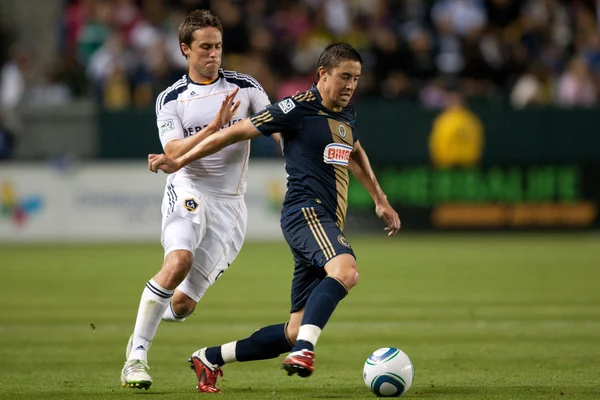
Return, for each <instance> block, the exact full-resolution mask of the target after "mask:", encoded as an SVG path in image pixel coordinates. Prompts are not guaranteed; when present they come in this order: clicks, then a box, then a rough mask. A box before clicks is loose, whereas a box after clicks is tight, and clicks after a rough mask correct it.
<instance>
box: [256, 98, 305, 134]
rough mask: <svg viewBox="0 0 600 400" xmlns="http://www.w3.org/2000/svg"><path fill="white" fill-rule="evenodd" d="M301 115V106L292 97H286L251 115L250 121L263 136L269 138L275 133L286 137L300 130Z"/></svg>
mask: <svg viewBox="0 0 600 400" xmlns="http://www.w3.org/2000/svg"><path fill="white" fill-rule="evenodd" d="M303 114H304V113H303V110H302V106H301V105H299V104H298V103H297V102H296V101H295V100H294V99H293V98H292V97H286V98H285V99H283V100H281V101H280V102H278V103H275V104H272V105H270V106H267V107H266V108H265V109H264V110H263V111H261V112H259V113H257V114H255V115H253V116H252V117H250V121H251V122H252V124H253V125H254V126H255V127H256V129H258V131H259V132H260V133H262V134H263V135H265V136H271V135H272V134H274V133H277V132H281V133H282V134H283V135H284V136H286V135H288V134H290V133H293V132H297V131H298V130H299V129H300V127H301V126H302V118H303Z"/></svg>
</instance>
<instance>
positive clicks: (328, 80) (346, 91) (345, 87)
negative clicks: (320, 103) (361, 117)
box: [320, 60, 362, 108]
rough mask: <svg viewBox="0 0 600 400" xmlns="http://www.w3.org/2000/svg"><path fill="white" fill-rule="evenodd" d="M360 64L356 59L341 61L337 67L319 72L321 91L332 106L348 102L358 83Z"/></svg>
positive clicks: (341, 105)
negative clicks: (321, 82)
mask: <svg viewBox="0 0 600 400" xmlns="http://www.w3.org/2000/svg"><path fill="white" fill-rule="evenodd" d="M361 69H362V68H361V65H360V63H359V62H358V61H350V60H347V61H342V62H341V63H340V64H339V65H338V66H337V67H335V68H332V69H331V70H330V71H327V72H325V73H322V74H321V78H320V79H323V89H324V91H325V93H321V95H322V96H324V97H326V98H327V99H328V100H329V101H330V102H331V105H332V106H333V107H334V108H340V107H341V108H343V107H346V106H347V105H348V103H350V99H351V98H352V95H353V94H354V91H355V90H356V86H357V85H358V78H359V77H360V72H361Z"/></svg>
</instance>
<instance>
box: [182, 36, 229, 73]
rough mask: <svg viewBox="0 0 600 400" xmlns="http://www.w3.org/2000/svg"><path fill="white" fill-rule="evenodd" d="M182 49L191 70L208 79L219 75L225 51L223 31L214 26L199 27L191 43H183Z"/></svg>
mask: <svg viewBox="0 0 600 400" xmlns="http://www.w3.org/2000/svg"><path fill="white" fill-rule="evenodd" d="M181 49H182V50H183V53H184V54H185V55H186V56H187V58H188V65H189V67H190V70H192V69H193V70H194V71H195V72H196V73H197V74H198V75H200V76H201V77H203V78H206V79H207V80H211V79H215V78H216V77H217V75H218V72H219V67H220V66H221V55H222V53H223V35H222V34H221V31H219V30H218V29H217V28H213V27H206V28H202V29H198V30H197V31H195V32H194V34H193V35H192V43H191V45H190V46H189V47H188V46H187V45H186V44H185V43H182V44H181Z"/></svg>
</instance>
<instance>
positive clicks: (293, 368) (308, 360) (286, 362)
mask: <svg viewBox="0 0 600 400" xmlns="http://www.w3.org/2000/svg"><path fill="white" fill-rule="evenodd" d="M314 363H315V353H314V351H310V350H306V349H305V350H298V351H293V352H291V353H290V354H288V355H287V357H286V358H284V359H283V363H282V364H281V368H283V369H284V370H286V371H287V373H288V375H293V374H298V375H299V376H301V377H302V378H306V377H309V376H310V375H311V374H312V373H313V371H314V369H315V367H314Z"/></svg>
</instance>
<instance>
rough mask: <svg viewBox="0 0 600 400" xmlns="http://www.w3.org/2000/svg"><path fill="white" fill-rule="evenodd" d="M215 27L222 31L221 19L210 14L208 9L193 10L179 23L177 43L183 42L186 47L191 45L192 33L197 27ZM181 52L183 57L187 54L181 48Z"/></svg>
mask: <svg viewBox="0 0 600 400" xmlns="http://www.w3.org/2000/svg"><path fill="white" fill-rule="evenodd" d="M208 27H212V28H217V29H218V30H219V31H221V33H223V26H222V25H221V21H220V20H219V18H217V17H216V16H214V15H212V14H211V13H210V11H208V10H194V11H192V12H190V13H189V14H188V15H187V17H185V19H184V20H183V22H182V23H181V25H179V43H180V44H181V43H185V44H186V45H187V46H188V47H191V46H192V37H193V36H192V35H193V34H194V32H196V31H197V30H198V29H202V28H208ZM181 54H183V56H184V57H185V58H187V56H186V55H185V53H184V52H183V50H181Z"/></svg>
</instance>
